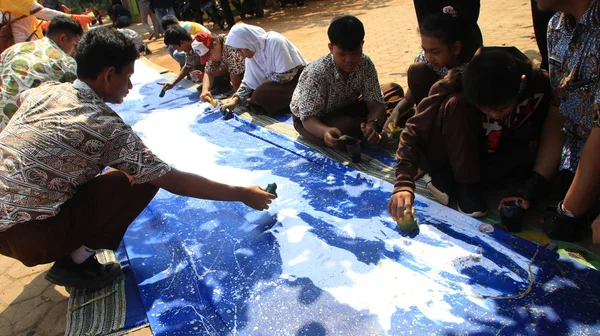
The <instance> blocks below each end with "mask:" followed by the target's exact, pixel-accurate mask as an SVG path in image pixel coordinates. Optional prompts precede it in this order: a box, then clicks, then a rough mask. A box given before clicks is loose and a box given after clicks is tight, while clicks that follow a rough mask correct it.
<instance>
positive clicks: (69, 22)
mask: <svg viewBox="0 0 600 336" xmlns="http://www.w3.org/2000/svg"><path fill="white" fill-rule="evenodd" d="M58 34H67V35H68V36H71V37H73V36H81V35H83V28H81V25H80V24H79V22H77V21H75V20H73V19H71V17H70V16H66V15H59V16H56V17H54V19H52V21H50V24H49V25H48V31H47V32H46V36H48V37H50V36H52V35H58Z"/></svg>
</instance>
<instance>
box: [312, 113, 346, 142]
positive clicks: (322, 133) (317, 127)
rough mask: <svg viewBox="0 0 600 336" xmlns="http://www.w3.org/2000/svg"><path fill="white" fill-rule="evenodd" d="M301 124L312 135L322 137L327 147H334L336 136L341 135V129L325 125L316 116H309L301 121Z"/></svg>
mask: <svg viewBox="0 0 600 336" xmlns="http://www.w3.org/2000/svg"><path fill="white" fill-rule="evenodd" d="M302 126H304V128H305V129H306V130H307V131H309V132H310V133H311V134H312V135H314V136H316V137H318V138H320V139H323V141H325V144H326V145H327V146H328V147H331V148H335V147H336V146H337V145H338V141H339V140H338V138H339V137H341V136H342V131H340V130H339V129H338V128H335V127H330V126H327V125H325V124H324V123H323V122H322V121H321V119H319V118H317V117H309V118H306V119H304V120H303V121H302Z"/></svg>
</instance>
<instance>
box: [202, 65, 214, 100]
mask: <svg viewBox="0 0 600 336" xmlns="http://www.w3.org/2000/svg"><path fill="white" fill-rule="evenodd" d="M213 80H214V77H213V75H212V74H210V73H208V72H204V77H203V78H202V92H201V93H200V100H201V101H204V102H205V101H207V100H206V98H207V97H211V98H212V95H211V94H210V89H211V88H212V86H213Z"/></svg>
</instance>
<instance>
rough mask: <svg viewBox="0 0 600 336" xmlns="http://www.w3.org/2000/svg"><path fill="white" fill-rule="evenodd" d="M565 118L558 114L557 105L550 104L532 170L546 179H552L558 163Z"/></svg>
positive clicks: (562, 144)
mask: <svg viewBox="0 0 600 336" xmlns="http://www.w3.org/2000/svg"><path fill="white" fill-rule="evenodd" d="M564 125H565V118H564V117H563V116H561V115H560V113H559V111H558V106H554V105H550V108H549V109H548V116H547V117H546V121H545V122H544V128H543V129H542V136H541V138H540V147H539V149H538V153H537V158H536V160H535V166H534V168H533V170H534V171H536V172H537V173H539V174H540V175H542V176H543V177H544V178H546V179H547V180H550V179H552V177H553V176H554V173H556V170H557V169H558V165H559V164H560V158H561V156H562V149H563V146H564V144H565V139H566V135H565V134H564V133H563V132H562V128H563V126H564Z"/></svg>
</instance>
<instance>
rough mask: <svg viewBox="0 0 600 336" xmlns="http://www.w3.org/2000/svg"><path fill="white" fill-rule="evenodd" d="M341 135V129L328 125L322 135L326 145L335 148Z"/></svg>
mask: <svg viewBox="0 0 600 336" xmlns="http://www.w3.org/2000/svg"><path fill="white" fill-rule="evenodd" d="M341 136H342V131H340V130H339V129H338V128H335V127H329V129H327V131H326V132H325V135H324V136H323V141H325V144H326V145H327V147H330V148H336V147H337V146H338V145H339V142H340V139H339V138H340V137H341Z"/></svg>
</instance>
